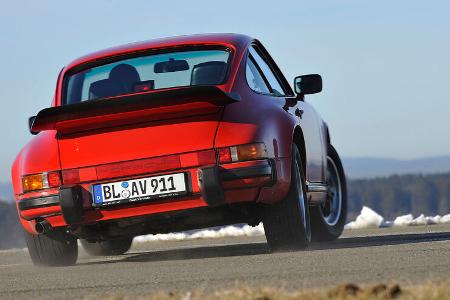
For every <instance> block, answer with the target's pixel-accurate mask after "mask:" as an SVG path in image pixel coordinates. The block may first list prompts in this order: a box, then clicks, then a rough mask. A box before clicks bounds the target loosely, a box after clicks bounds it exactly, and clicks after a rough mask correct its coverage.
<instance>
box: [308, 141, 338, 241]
mask: <svg viewBox="0 0 450 300" xmlns="http://www.w3.org/2000/svg"><path fill="white" fill-rule="evenodd" d="M327 160H328V161H327V165H328V167H327V184H328V187H329V188H331V190H330V192H329V195H328V199H327V203H325V204H324V205H320V206H311V207H310V215H311V231H312V239H313V240H314V241H316V242H327V241H333V240H335V239H337V238H338V237H339V236H340V235H341V234H342V231H343V230H344V226H345V221H346V219H347V183H346V180H345V173H344V168H343V167H342V163H341V159H340V158H339V155H338V153H337V151H336V149H334V147H333V146H331V145H329V146H328V155H327ZM333 174H334V175H333ZM336 175H337V177H336ZM339 193H340V194H339ZM336 197H340V201H339V200H337V199H338V198H336ZM339 202H340V205H339Z"/></svg>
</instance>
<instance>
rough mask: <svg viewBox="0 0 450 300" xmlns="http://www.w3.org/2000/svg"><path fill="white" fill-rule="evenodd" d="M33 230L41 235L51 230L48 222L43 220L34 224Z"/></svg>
mask: <svg viewBox="0 0 450 300" xmlns="http://www.w3.org/2000/svg"><path fill="white" fill-rule="evenodd" d="M34 229H35V230H36V232H37V233H39V234H43V233H46V232H49V231H50V230H52V225H50V223H49V222H47V221H45V220H44V221H41V222H36V225H35V227H34Z"/></svg>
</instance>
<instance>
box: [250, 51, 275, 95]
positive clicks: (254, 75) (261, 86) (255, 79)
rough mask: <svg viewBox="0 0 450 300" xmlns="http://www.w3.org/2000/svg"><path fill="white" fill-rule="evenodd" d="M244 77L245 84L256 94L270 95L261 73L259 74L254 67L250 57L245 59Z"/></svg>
mask: <svg viewBox="0 0 450 300" xmlns="http://www.w3.org/2000/svg"><path fill="white" fill-rule="evenodd" d="M245 76H246V77H247V83H248V85H249V86H250V88H251V89H252V90H254V91H255V92H258V93H265V94H269V93H270V90H269V88H268V87H267V85H266V83H265V82H264V79H263V77H262V76H261V73H259V71H258V68H257V67H256V66H255V64H254V63H253V60H252V59H251V58H250V57H249V59H247V66H246V71H245Z"/></svg>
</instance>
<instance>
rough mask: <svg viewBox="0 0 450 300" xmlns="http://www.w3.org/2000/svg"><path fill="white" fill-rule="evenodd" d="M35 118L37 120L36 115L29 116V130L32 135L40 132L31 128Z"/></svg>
mask: <svg viewBox="0 0 450 300" xmlns="http://www.w3.org/2000/svg"><path fill="white" fill-rule="evenodd" d="M34 120H36V116H32V117H29V118H28V130H29V131H30V133H31V134H32V135H36V134H38V133H39V132H36V131H33V130H32V129H31V128H33V124H34Z"/></svg>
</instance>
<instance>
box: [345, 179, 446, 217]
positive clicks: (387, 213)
mask: <svg viewBox="0 0 450 300" xmlns="http://www.w3.org/2000/svg"><path fill="white" fill-rule="evenodd" d="M348 192H349V193H348V195H349V217H350V218H351V217H354V215H355V214H357V213H358V212H359V211H360V209H361V208H362V206H363V205H366V206H369V207H370V208H372V209H374V210H375V211H376V212H378V213H380V214H381V215H382V216H384V217H385V218H387V219H392V218H395V217H396V216H399V215H403V214H409V213H412V214H413V215H415V216H417V215H419V214H422V213H423V214H425V215H436V214H440V215H444V214H448V213H450V173H444V174H434V175H394V176H390V177H384V178H371V179H358V180H351V181H349V183H348Z"/></svg>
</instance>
